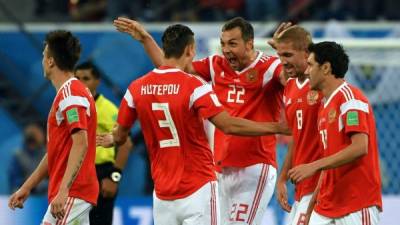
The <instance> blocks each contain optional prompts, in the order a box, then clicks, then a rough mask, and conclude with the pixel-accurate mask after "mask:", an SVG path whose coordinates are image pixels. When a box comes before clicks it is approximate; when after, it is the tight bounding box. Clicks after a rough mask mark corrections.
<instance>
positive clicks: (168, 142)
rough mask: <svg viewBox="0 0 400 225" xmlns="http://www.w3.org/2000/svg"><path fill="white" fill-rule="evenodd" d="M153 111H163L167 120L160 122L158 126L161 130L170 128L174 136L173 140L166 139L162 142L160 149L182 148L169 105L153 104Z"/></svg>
mask: <svg viewBox="0 0 400 225" xmlns="http://www.w3.org/2000/svg"><path fill="white" fill-rule="evenodd" d="M151 109H152V110H153V111H157V110H162V111H163V112H164V115H165V120H158V125H159V126H160V127H161V128H163V127H168V129H169V130H170V131H171V134H172V139H165V140H161V141H160V148H167V147H177V146H180V143H179V136H178V131H177V130H176V126H175V123H174V121H173V120H172V116H171V113H170V111H169V104H168V103H152V104H151Z"/></svg>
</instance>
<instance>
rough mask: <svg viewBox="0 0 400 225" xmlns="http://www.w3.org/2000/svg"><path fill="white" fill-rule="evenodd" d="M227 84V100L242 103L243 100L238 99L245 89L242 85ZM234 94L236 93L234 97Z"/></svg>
mask: <svg viewBox="0 0 400 225" xmlns="http://www.w3.org/2000/svg"><path fill="white" fill-rule="evenodd" d="M228 86H229V87H230V89H229V91H228V99H227V102H236V103H240V104H243V103H244V100H243V99H240V97H241V96H242V95H244V93H245V91H246V89H244V87H242V86H236V85H234V84H230V85H228ZM235 95H236V98H235Z"/></svg>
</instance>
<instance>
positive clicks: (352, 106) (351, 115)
mask: <svg viewBox="0 0 400 225" xmlns="http://www.w3.org/2000/svg"><path fill="white" fill-rule="evenodd" d="M340 111H341V118H340V121H339V129H342V128H344V131H345V133H346V134H349V133H366V134H369V125H368V117H369V116H370V115H369V113H371V112H370V110H369V105H368V103H366V102H363V101H361V100H356V99H352V100H350V101H347V102H345V103H343V104H342V105H341V107H340Z"/></svg>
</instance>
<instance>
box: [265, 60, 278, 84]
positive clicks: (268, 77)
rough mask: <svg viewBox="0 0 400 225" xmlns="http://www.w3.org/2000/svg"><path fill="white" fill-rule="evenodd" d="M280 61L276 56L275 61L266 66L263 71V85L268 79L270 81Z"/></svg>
mask: <svg viewBox="0 0 400 225" xmlns="http://www.w3.org/2000/svg"><path fill="white" fill-rule="evenodd" d="M280 63H281V60H279V59H278V58H277V59H275V61H274V62H273V63H272V64H271V65H270V66H269V67H268V69H267V71H265V73H264V76H263V84H262V86H263V87H264V86H265V85H266V84H267V83H268V81H270V80H271V79H272V77H273V75H274V73H275V70H276V68H277V67H278V66H279V64H280Z"/></svg>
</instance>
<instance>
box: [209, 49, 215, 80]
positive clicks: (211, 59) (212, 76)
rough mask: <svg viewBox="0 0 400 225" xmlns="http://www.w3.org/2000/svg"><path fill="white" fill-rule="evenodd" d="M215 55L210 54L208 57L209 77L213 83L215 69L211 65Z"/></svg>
mask: <svg viewBox="0 0 400 225" xmlns="http://www.w3.org/2000/svg"><path fill="white" fill-rule="evenodd" d="M214 56H215V55H211V56H209V57H208V63H209V65H210V77H211V82H212V83H213V84H215V71H214V67H213V58H214Z"/></svg>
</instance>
